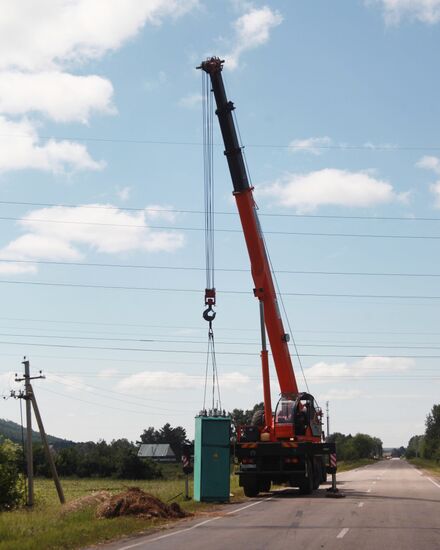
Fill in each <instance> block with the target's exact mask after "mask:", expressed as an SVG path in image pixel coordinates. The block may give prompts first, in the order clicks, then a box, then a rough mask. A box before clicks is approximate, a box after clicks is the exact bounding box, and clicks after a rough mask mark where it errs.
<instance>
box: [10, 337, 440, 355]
mask: <svg viewBox="0 0 440 550" xmlns="http://www.w3.org/2000/svg"><path fill="white" fill-rule="evenodd" d="M0 345H11V346H32V347H45V348H67V349H93V350H107V351H132V352H146V353H181V354H189V355H191V354H194V355H200V354H202V355H206V351H198V350H184V349H157V348H125V347H110V346H83V345H76V344H43V343H38V342H8V341H0ZM217 354H218V355H246V356H251V357H259V353H258V352H254V353H251V352H242V351H219V352H217ZM301 356H302V357H341V358H354V359H363V358H365V354H364V355H345V354H341V353H335V354H329V353H318V354H316V353H302V354H301ZM292 357H296V355H292ZM368 357H372V358H374V357H380V358H383V357H388V358H392V359H411V358H415V359H438V358H440V355H400V354H399V355H368Z"/></svg>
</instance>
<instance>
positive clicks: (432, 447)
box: [425, 405, 440, 460]
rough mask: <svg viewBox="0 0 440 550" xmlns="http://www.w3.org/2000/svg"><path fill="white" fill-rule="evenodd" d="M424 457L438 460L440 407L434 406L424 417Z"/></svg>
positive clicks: (439, 453) (439, 455)
mask: <svg viewBox="0 0 440 550" xmlns="http://www.w3.org/2000/svg"><path fill="white" fill-rule="evenodd" d="M425 425H426V431H425V455H426V458H433V459H436V460H440V405H434V406H433V407H432V410H431V412H430V413H429V414H428V416H427V417H426V424H425Z"/></svg>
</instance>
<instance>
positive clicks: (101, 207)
mask: <svg viewBox="0 0 440 550" xmlns="http://www.w3.org/2000/svg"><path fill="white" fill-rule="evenodd" d="M51 220H52V221H55V222H67V223H51ZM19 225H20V226H21V227H22V228H23V229H24V230H26V233H25V234H24V235H21V236H20V237H18V238H17V239H15V240H13V241H11V242H10V243H9V244H7V245H6V246H5V247H3V249H1V250H0V258H3V259H9V260H11V261H12V260H27V261H31V260H35V259H42V260H63V261H64V260H67V261H75V260H79V259H81V258H83V257H84V256H85V254H86V252H87V251H96V252H99V253H104V254H118V253H122V252H134V251H140V252H173V251H175V250H177V249H179V248H181V247H182V246H183V244H184V236H183V234H182V233H179V232H177V231H165V230H164V231H159V230H153V229H150V228H149V226H148V223H147V214H146V212H145V211H143V212H136V213H127V212H123V211H121V210H118V209H117V208H114V207H112V205H108V204H92V205H84V206H78V207H61V206H57V207H51V208H42V209H39V210H34V211H32V212H30V213H29V214H28V215H26V216H25V217H24V218H22V219H21V220H20V222H19ZM35 271H36V266H35V264H32V263H29V264H19V263H17V264H14V263H0V273H13V272H15V273H20V272H29V273H32V272H33V273H35Z"/></svg>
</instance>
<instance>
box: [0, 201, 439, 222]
mask: <svg viewBox="0 0 440 550" xmlns="http://www.w3.org/2000/svg"><path fill="white" fill-rule="evenodd" d="M0 204H8V205H15V206H39V207H49V208H81V209H87V210H88V209H91V210H116V211H122V212H156V213H163V212H168V213H173V214H200V215H205V211H204V210H190V209H180V208H152V207H146V208H139V207H130V206H109V205H97V204H72V203H68V204H65V203H51V202H23V201H0ZM214 214H215V215H216V216H234V217H235V218H237V219H238V213H237V212H236V211H224V210H216V211H214ZM258 216H259V217H268V218H312V219H313V218H318V219H336V220H373V221H377V220H380V221H381V220H393V221H409V222H413V221H425V222H438V221H440V218H433V217H420V216H360V215H341V214H338V215H337V214H293V213H280V212H261V211H259V212H258ZM18 219H22V218H18Z"/></svg>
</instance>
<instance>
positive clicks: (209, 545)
mask: <svg viewBox="0 0 440 550" xmlns="http://www.w3.org/2000/svg"><path fill="white" fill-rule="evenodd" d="M338 482H339V487H340V490H341V491H342V492H343V493H344V494H345V495H346V498H344V499H329V498H326V489H325V488H326V486H325V485H324V486H323V487H322V488H320V489H319V490H318V491H316V492H315V493H314V494H313V496H311V497H303V496H300V495H299V494H298V492H297V491H296V490H295V489H289V490H286V491H283V492H277V493H272V494H268V495H267V496H266V497H263V498H258V499H253V500H251V501H248V502H246V503H244V504H241V505H225V506H222V507H221V508H220V509H219V510H218V511H216V512H215V513H214V514H211V515H209V516H205V517H203V518H200V517H199V518H198V519H196V520H190V521H182V522H179V523H177V524H174V526H173V527H172V528H171V529H167V530H166V531H159V532H156V533H154V534H152V535H149V536H143V537H138V538H132V539H125V540H124V541H120V542H118V543H111V544H107V545H104V546H102V547H101V548H104V549H105V550H131V549H136V550H142V549H146V550H180V549H191V550H224V549H225V548H229V549H231V550H235V549H239V550H247V549H252V550H266V549H267V550H269V549H270V550H278V549H283V550H285V549H286V548H292V549H293V548H301V549H307V550H309V549H310V550H313V549H323V548H325V549H327V550H331V549H334V548H335V549H336V548H337V549H350V550H353V549H355V550H369V549H372V550H373V549H374V550H382V549H384V550H388V549H392V550H394V549H395V550H405V549H408V550H409V549H411V550H435V549H440V482H439V481H438V480H437V481H436V480H434V479H433V478H432V477H429V476H428V475H426V474H422V472H420V471H418V470H416V469H415V468H413V467H412V466H410V465H409V464H407V463H406V462H404V461H400V460H398V459H393V460H388V461H382V462H380V463H378V464H375V465H372V466H368V467H365V468H360V469H357V470H352V471H350V472H345V473H342V474H339V475H338Z"/></svg>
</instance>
